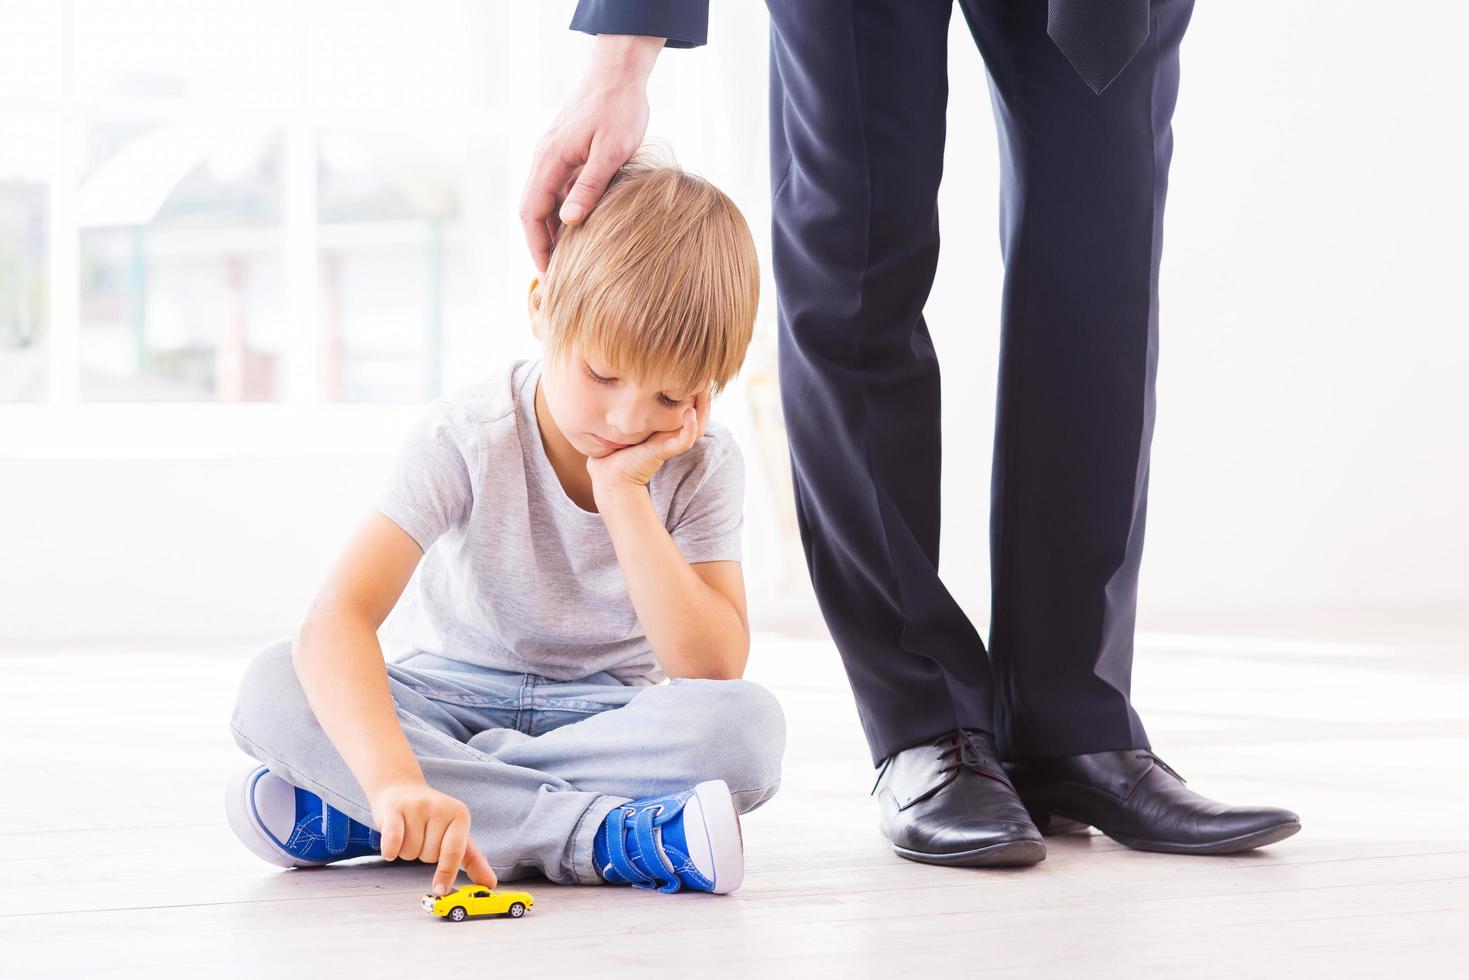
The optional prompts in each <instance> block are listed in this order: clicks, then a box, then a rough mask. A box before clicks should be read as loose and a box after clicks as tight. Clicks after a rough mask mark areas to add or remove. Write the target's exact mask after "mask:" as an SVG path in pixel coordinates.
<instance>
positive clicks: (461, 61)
mask: <svg viewBox="0 0 1469 980" xmlns="http://www.w3.org/2000/svg"><path fill="white" fill-rule="evenodd" d="M532 6H533V5H532ZM543 19H546V18H545V17H544V14H543V12H539V11H536V10H534V9H527V8H525V7H517V6H516V5H511V4H506V3H482V2H475V0H415V2H413V3H402V2H378V3H369V2H361V0H350V2H348V0H314V2H306V3H298V2H288V0H133V2H128V0H0V403H10V404H15V403H41V404H49V405H52V406H86V405H88V404H92V403H112V404H115V403H119V402H132V403H179V402H188V403H199V402H210V403H227V402H266V403H269V402H289V403H293V404H297V405H301V404H329V403H334V402H342V403H398V404H407V403H418V402H421V401H423V400H424V399H426V398H430V397H433V396H435V395H437V394H439V393H441V392H442V391H444V390H445V389H446V388H447V387H448V386H451V385H454V384H457V383H460V382H463V381H467V380H470V379H471V378H472V377H474V376H475V375H476V373H477V372H478V370H480V369H481V368H482V366H483V363H482V362H483V359H484V358H485V357H487V356H489V355H490V354H491V352H492V351H495V350H497V349H499V350H511V349H514V345H513V343H508V342H507V343H497V341H501V340H507V339H508V338H505V337H501V336H500V334H499V333H497V332H506V333H508V332H509V331H512V330H513V329H515V328H514V326H513V325H514V324H515V323H516V322H517V321H516V320H515V318H514V316H513V315H511V314H512V313H514V312H516V311H513V310H512V308H511V306H510V302H509V301H508V300H507V299H506V297H509V296H518V295H521V294H522V293H523V291H524V290H523V285H522V284H519V283H515V284H514V288H510V287H511V285H512V284H511V283H510V282H509V281H508V280H509V279H510V278H511V277H512V276H513V277H515V278H519V277H520V276H521V275H522V274H525V275H528V271H527V270H528V267H529V260H528V259H527V258H524V257H523V255H522V256H515V257H514V258H515V259H518V260H519V261H515V260H514V259H511V260H510V261H507V259H510V257H511V255H512V253H511V252H510V251H509V249H511V248H512V247H513V244H514V241H515V236H516V235H518V224H517V223H516V220H515V215H514V208H515V205H516V203H517V202H518V192H519V188H518V187H513V186H511V174H510V173H509V170H508V167H507V165H506V161H507V159H510V158H511V157H512V155H513V156H514V157H515V158H516V159H519V157H520V156H526V157H527V158H528V154H529V146H530V145H531V143H532V142H533V140H534V134H531V135H527V136H526V137H524V138H516V139H513V140H507V139H505V138H503V133H504V131H505V129H506V126H505V122H506V117H507V105H508V103H509V102H510V99H509V97H508V94H507V86H506V85H505V84H504V82H505V80H506V79H507V78H508V77H509V73H510V71H511V70H512V62H513V61H514V60H515V57H516V56H515V55H514V53H513V52H512V51H511V48H510V45H509V44H508V43H507V42H506V38H507V36H508V35H509V34H510V33H511V31H512V28H514V27H516V26H517V25H520V24H521V22H522V21H527V22H529V23H530V26H531V27H532V28H533V29H532V30H531V31H530V32H529V33H523V34H522V40H523V41H524V43H525V45H526V46H527V47H528V48H530V49H532V50H533V49H535V48H536V47H537V45H538V44H539V43H540V41H541V39H542V38H544V37H547V36H549V35H550V34H551V33H552V32H560V33H561V35H562V36H563V38H564V34H565V31H566V26H565V22H564V21H560V22H557V23H552V22H549V20H548V22H546V23H544V24H536V23H534V22H535V21H537V20H543ZM522 57H523V56H522ZM529 84H534V79H531V80H529ZM545 121H546V120H541V124H542V125H543V124H544V122H545ZM521 320H523V316H522V317H521Z"/></svg>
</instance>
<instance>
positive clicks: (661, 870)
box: [632, 804, 683, 892]
mask: <svg viewBox="0 0 1469 980" xmlns="http://www.w3.org/2000/svg"><path fill="white" fill-rule="evenodd" d="M662 812H663V806H662V804H654V805H652V806H645V807H643V808H642V809H640V810H639V811H638V812H637V815H636V816H635V817H633V818H632V835H633V841H634V842H635V843H636V844H637V845H638V856H639V857H641V858H642V859H643V864H644V865H646V866H647V867H646V870H647V873H648V874H649V875H650V876H651V877H652V879H653V884H654V885H658V879H659V878H660V877H661V878H663V879H664V883H663V884H662V885H658V890H659V891H660V892H676V891H678V890H679V889H680V888H682V887H683V882H681V881H679V880H678V872H677V871H676V870H675V869H674V867H673V864H672V863H671V862H670V861H669V860H668V855H667V854H664V853H663V848H661V847H659V846H658V841H657V840H656V839H654V837H653V821H654V819H655V818H656V817H657V816H658V815H659V814H660V813H662ZM654 862H656V866H655V864H654ZM643 887H651V886H649V885H645V886H643Z"/></svg>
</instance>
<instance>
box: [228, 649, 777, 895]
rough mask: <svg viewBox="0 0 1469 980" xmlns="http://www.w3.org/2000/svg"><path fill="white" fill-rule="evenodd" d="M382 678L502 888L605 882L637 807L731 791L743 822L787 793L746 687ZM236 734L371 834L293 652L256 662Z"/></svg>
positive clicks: (474, 672) (443, 668)
mask: <svg viewBox="0 0 1469 980" xmlns="http://www.w3.org/2000/svg"><path fill="white" fill-rule="evenodd" d="M387 671H388V686H389V691H390V693H391V694H392V697H393V701H394V703H395V704H396V706H397V713H398V719H399V722H400V723H401V725H402V727H403V734H404V736H405V737H406V738H407V740H408V744H409V746H410V747H411V748H412V750H413V753H414V755H415V756H417V757H418V761H419V766H420V767H421V768H422V770H423V775H424V778H425V780H426V781H427V782H428V784H429V785H430V786H432V787H433V788H434V789H437V790H439V791H440V792H442V793H447V794H449V795H450V796H453V797H455V798H456V799H459V800H460V801H462V802H463V803H464V804H465V805H466V806H467V807H468V808H469V811H470V814H471V817H472V824H471V834H472V836H473V837H474V840H475V843H476V844H478V845H479V847H480V849H481V850H482V851H483V852H484V854H485V856H486V857H487V858H489V860H490V863H491V865H492V866H493V867H494V870H495V874H496V875H497V876H498V877H499V878H500V879H501V880H504V881H511V880H514V879H516V878H520V877H524V876H526V875H527V874H531V873H535V872H542V873H544V874H545V875H546V877H547V878H549V879H550V880H552V881H555V882H560V883H566V884H572V883H579V884H596V883H598V882H600V881H601V880H602V878H601V876H599V875H598V873H597V869H596V866H595V862H594V860H593V843H594V839H595V837H596V835H597V831H598V829H599V828H600V827H601V825H602V822H603V820H604V819H606V817H607V815H608V814H609V813H610V812H611V811H612V810H614V809H616V808H617V807H619V806H621V805H622V804H625V803H628V802H629V801H631V800H635V799H644V798H647V797H653V796H664V795H667V794H671V793H677V792H680V791H684V790H688V789H690V788H691V787H693V786H695V785H696V784H698V783H701V782H705V781H708V780H715V779H722V780H724V781H725V782H726V783H727V784H728V785H729V788H730V792H731V796H732V798H733V802H734V805H735V809H736V810H737V811H739V812H740V813H745V812H748V811H750V810H753V809H754V808H755V807H757V806H759V805H760V804H762V803H764V802H765V801H766V800H768V799H769V798H770V797H771V796H772V795H774V793H775V791H776V789H777V788H778V786H779V784H780V761H781V756H782V754H783V752H784V749H785V718H784V715H783V714H782V712H781V709H780V705H779V703H778V702H777V701H776V700H775V698H774V696H772V695H771V694H770V693H769V692H768V691H766V690H765V689H764V688H762V687H759V686H758V685H756V684H753V683H751V682H749V681H744V680H729V681H715V680H685V679H677V680H674V681H672V682H670V683H669V684H666V685H654V686H642V687H630V686H626V685H623V684H620V683H619V682H617V681H616V679H615V678H612V677H611V676H609V675H606V674H599V675H595V676H594V677H591V678H586V679H583V680H580V681H574V682H558V681H552V680H548V679H546V678H542V677H536V676H534V675H529V674H512V673H507V672H504V671H497V670H491V669H488V668H481V667H476V666H474V665H470V664H462V663H456V662H453V661H448V660H444V659H443V658H440V657H436V656H433V655H431V654H417V655H415V656H413V657H410V658H408V659H407V660H405V661H402V662H400V663H390V664H388V665H387ZM230 730H231V732H232V733H233V734H234V737H235V741H236V742H237V743H238V744H239V745H240V747H241V748H242V749H243V750H244V751H245V752H246V753H248V754H249V755H251V756H253V757H254V758H256V759H258V760H259V761H260V762H262V763H264V764H265V765H266V766H268V767H269V768H270V770H271V771H272V772H273V773H275V774H277V775H278V776H280V777H281V778H282V779H284V780H285V781H286V782H287V783H290V784H292V785H293V786H299V787H301V788H302V789H305V790H308V791H310V792H312V793H315V794H317V795H318V796H320V797H321V798H322V800H324V801H325V802H326V803H327V804H328V805H330V806H332V807H335V808H337V809H338V810H340V811H342V812H343V813H345V814H347V815H348V816H350V817H351V818H352V819H353V820H356V821H358V822H360V823H362V824H364V825H367V826H369V827H370V826H372V825H373V824H372V811H371V807H370V805H369V803H368V800H367V798H366V795H365V794H364V793H363V791H362V789H361V787H360V786H359V785H358V783H357V780H356V778H355V777H354V776H353V775H352V773H351V770H350V769H348V768H347V765H346V763H345V762H344V761H343V760H342V758H341V756H340V755H339V754H338V753H337V750H336V748H335V747H334V746H333V745H332V744H331V741H330V739H328V738H327V735H326V733H325V732H324V731H323V730H322V728H321V726H320V724H319V723H318V722H317V720H316V717H315V715H314V714H313V713H312V711H311V708H310V705H309V704H308V702H307V700H306V695H305V692H304V691H303V690H302V689H301V686H300V682H299V681H298V680H297V678H296V672H295V668H294V666H293V665H292V663H291V642H290V641H289V640H282V641H280V642H277V643H274V644H271V645H270V646H269V647H267V648H265V649H264V650H263V651H261V652H260V653H259V654H257V655H256V656H255V658H254V660H252V661H251V663H250V665H249V666H248V668H247V669H246V672H245V676H244V679H243V680H242V682H241V685H240V692H239V696H238V698H237V700H236V704H235V710H234V714H233V717H232V719H231V722H230Z"/></svg>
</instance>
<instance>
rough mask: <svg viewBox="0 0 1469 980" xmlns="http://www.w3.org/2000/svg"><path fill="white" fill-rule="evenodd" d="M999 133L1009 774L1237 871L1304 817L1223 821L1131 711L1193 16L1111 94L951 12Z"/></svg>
mask: <svg viewBox="0 0 1469 980" xmlns="http://www.w3.org/2000/svg"><path fill="white" fill-rule="evenodd" d="M960 2H961V4H962V6H963V8H964V12H965V15H966V17H967V19H968V20H969V24H970V27H971V29H972V31H973V33H974V36H975V38H976V40H977V42H978V44H979V47H980V49H981V50H982V51H983V53H984V58H985V64H986V66H987V68H988V69H989V76H990V91H991V95H992V100H993V103H994V107H995V116H996V119H997V121H998V124H999V129H1000V149H1001V153H1000V160H1001V170H1002V177H1003V182H1004V183H1003V191H1004V196H1003V203H1002V207H1001V215H1000V223H1001V229H1002V248H1003V253H1004V256H1005V295H1004V305H1003V312H1002V324H1001V333H1002V336H1001V349H1000V385H999V393H998V411H997V413H996V433H995V458H994V474H993V491H992V505H991V506H992V508H993V509H992V512H991V571H992V574H993V577H994V614H993V623H992V631H991V635H990V655H991V658H992V662H993V664H994V669H995V677H996V698H995V704H996V710H997V715H996V717H997V722H996V727H997V729H998V733H999V735H1000V747H1001V751H1002V752H1003V753H1004V754H1005V755H1006V756H1008V757H1009V759H1010V760H1011V761H1010V762H1009V763H1008V764H1007V766H1006V769H1007V773H1008V775H1009V776H1010V777H1011V779H1013V781H1014V783H1015V785H1016V787H1017V788H1018V790H1019V793H1020V796H1021V798H1022V799H1023V800H1024V802H1025V804H1026V807H1027V809H1028V810H1029V811H1030V813H1031V815H1032V816H1033V818H1034V819H1035V821H1036V823H1037V825H1038V826H1039V827H1040V828H1041V829H1042V830H1043V831H1046V830H1052V831H1054V830H1059V829H1064V825H1065V822H1066V821H1074V822H1079V823H1082V824H1090V825H1092V826H1095V827H1096V828H1098V829H1099V830H1101V831H1103V832H1104V833H1106V834H1107V835H1108V836H1110V837H1112V838H1113V839H1114V840H1117V841H1120V842H1121V843H1123V844H1126V845H1127V846H1128V847H1133V848H1137V849H1140V850H1150V851H1165V852H1169V853H1179V854H1226V853H1233V852H1236V851H1243V850H1250V849H1252V848H1256V847H1261V846H1264V845H1266V844H1272V843H1274V842H1276V841H1279V840H1283V839H1285V838H1286V837H1289V836H1291V835H1292V834H1294V833H1296V832H1297V831H1299V830H1300V818H1299V817H1297V816H1296V814H1294V813H1292V812H1291V811H1289V810H1284V809H1281V808H1279V807H1268V806H1227V805H1224V804H1221V803H1218V802H1216V801H1214V800H1211V799H1209V798H1208V797H1205V796H1203V795H1201V794H1199V793H1196V792H1194V791H1193V790H1192V789H1190V788H1189V787H1187V786H1185V785H1184V783H1183V780H1182V778H1181V777H1179V776H1178V775H1177V774H1176V773H1175V772H1174V771H1173V770H1172V769H1171V768H1170V767H1169V766H1168V765H1167V764H1166V763H1164V762H1163V760H1161V759H1160V758H1158V757H1157V756H1156V755H1155V754H1154V753H1153V752H1152V751H1151V750H1150V749H1149V748H1148V739H1147V735H1146V733H1145V732H1144V731H1143V726H1142V722H1141V721H1140V720H1139V719H1138V716H1137V712H1135V711H1134V710H1133V708H1132V705H1131V703H1130V700H1129V689H1130V686H1131V676H1132V648H1133V646H1132V644H1133V627H1134V622H1135V614H1136V609H1137V578H1138V565H1139V563H1140V561H1141V559H1142V547H1143V524H1144V519H1145V517H1146V513H1147V492H1148V456H1149V447H1150V444H1151V442H1152V436H1153V413H1154V380H1155V377H1156V372H1157V356H1158V269H1159V261H1160V258H1161V254H1162V247H1163V205H1164V199H1165V196H1166V192H1167V188H1168V165H1169V162H1170V159H1171V156H1172V151H1173V135H1172V129H1171V119H1172V115H1173V107H1174V104H1175V101H1176V99H1177V96H1178V74H1179V64H1178V59H1179V45H1180V42H1181V41H1182V39H1183V34H1184V31H1185V29H1186V28H1187V26H1188V21H1189V17H1190V14H1191V12H1192V7H1193V0H1152V6H1151V18H1150V33H1149V36H1148V39H1147V41H1146V43H1145V44H1144V45H1143V47H1142V49H1141V50H1139V51H1138V53H1137V55H1136V56H1135V57H1134V58H1133V60H1132V62H1131V63H1130V64H1129V65H1128V66H1127V68H1126V69H1125V70H1124V71H1123V72H1122V74H1121V75H1119V76H1118V77H1117V79H1116V80H1115V81H1113V82H1112V84H1111V85H1110V86H1109V87H1108V88H1107V89H1106V90H1105V91H1103V92H1102V93H1101V94H1100V95H1097V94H1095V93H1094V92H1093V91H1092V90H1091V89H1090V88H1089V87H1088V86H1087V85H1086V84H1085V83H1083V82H1082V81H1081V79H1080V78H1079V77H1078V76H1077V75H1076V73H1075V71H1074V70H1073V69H1072V67H1071V65H1070V63H1069V62H1068V61H1066V59H1065V57H1064V56H1063V55H1062V54H1061V53H1060V51H1059V50H1058V49H1057V48H1056V47H1055V45H1054V44H1053V43H1052V42H1051V40H1050V38H1049V37H1048V36H1047V34H1046V6H1045V4H1042V3H1012V2H1008V0H960Z"/></svg>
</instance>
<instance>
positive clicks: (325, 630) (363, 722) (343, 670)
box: [291, 512, 423, 800]
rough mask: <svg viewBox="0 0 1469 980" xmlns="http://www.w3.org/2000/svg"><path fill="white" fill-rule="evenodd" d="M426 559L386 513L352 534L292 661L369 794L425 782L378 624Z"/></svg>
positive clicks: (334, 740) (319, 715)
mask: <svg viewBox="0 0 1469 980" xmlns="http://www.w3.org/2000/svg"><path fill="white" fill-rule="evenodd" d="M422 557H423V553H422V551H420V550H419V547H418V544H417V542H415V541H414V540H413V538H412V537H411V536H410V535H409V534H408V533H407V532H406V531H404V530H403V529H402V528H400V527H398V525H396V524H394V523H393V522H392V521H390V520H389V519H388V518H386V517H384V516H383V515H382V514H380V513H376V512H374V513H372V514H370V515H369V516H368V517H367V519H366V520H364V521H363V522H362V524H361V525H360V526H359V527H358V528H357V530H356V532H354V534H353V535H352V538H351V540H350V541H349V542H348V543H347V547H346V548H345V549H344V550H343V552H342V555H341V557H340V558H338V559H337V563H336V565H335V566H334V567H333V568H332V570H331V572H330V574H329V575H328V576H327V579H326V582H325V583H324V584H323V585H322V587H321V589H320V591H319V592H318V593H317V596H316V599H315V601H314V602H313V603H312V606H311V610H310V612H308V613H307V615H306V620H305V622H304V623H303V624H302V626H301V630H300V632H299V633H298V634H297V636H296V642H295V645H294V646H293V647H292V649H291V661H292V663H293V664H294V665H295V668H296V676H297V677H298V678H300V681H301V688H302V690H303V691H305V693H306V700H307V701H308V702H309V703H310V704H311V710H312V712H313V713H315V715H316V718H317V720H318V721H319V722H320V723H321V727H322V729H323V730H324V731H325V732H326V734H327V737H328V738H330V739H331V742H332V745H333V746H335V747H336V749H337V752H338V753H340V754H341V756H342V761H344V762H346V763H347V768H349V769H351V770H352V775H354V776H356V777H357V782H358V785H360V786H361V787H362V790H363V792H364V793H365V794H366V795H367V797H368V799H369V800H370V799H372V798H373V797H374V796H375V795H376V794H377V792H378V791H380V790H381V789H382V788H383V787H384V786H387V785H390V784H393V783H398V782H403V781H417V782H422V781H423V770H422V769H421V768H420V767H419V765H418V759H417V758H416V757H415V756H414V754H413V750H412V749H411V748H410V747H409V745H408V740H407V739H406V738H405V737H404V735H403V729H402V727H401V726H400V725H399V723H398V716H397V712H396V710H395V709H394V707H393V699H392V695H391V694H390V693H389V691H388V675H387V671H386V670H385V669H384V666H383V651H382V646H381V645H380V644H379V643H378V639H377V629H378V627H379V626H381V625H382V622H383V620H384V619H385V618H387V615H388V613H389V612H390V611H391V610H392V608H393V605H394V603H396V602H397V601H398V597H399V596H400V595H401V594H402V593H403V589H404V587H405V586H406V585H407V584H408V579H409V577H410V576H412V574H413V569H414V568H415V567H416V566H417V565H418V562H419V559H420V558H422Z"/></svg>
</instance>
